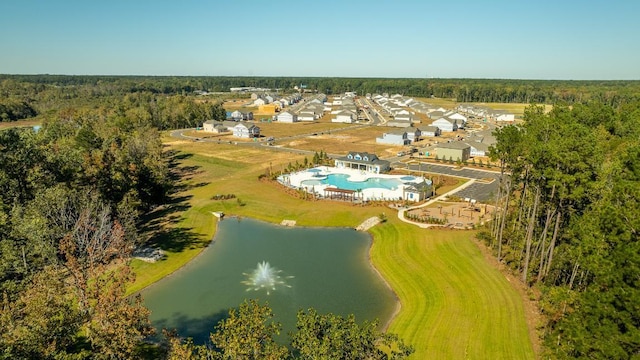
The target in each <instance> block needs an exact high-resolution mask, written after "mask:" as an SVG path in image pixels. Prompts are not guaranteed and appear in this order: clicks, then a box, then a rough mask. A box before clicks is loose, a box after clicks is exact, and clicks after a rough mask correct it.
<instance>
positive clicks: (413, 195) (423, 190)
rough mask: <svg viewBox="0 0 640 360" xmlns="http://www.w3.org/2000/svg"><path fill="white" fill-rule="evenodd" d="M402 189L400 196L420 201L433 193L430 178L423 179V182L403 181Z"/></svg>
mask: <svg viewBox="0 0 640 360" xmlns="http://www.w3.org/2000/svg"><path fill="white" fill-rule="evenodd" d="M405 185H407V186H405V187H404V188H403V190H402V192H403V196H402V198H403V199H404V200H407V201H414V202H418V201H422V200H426V199H427V198H430V197H431V196H432V195H433V186H432V182H431V180H425V181H423V182H420V183H419V182H412V183H405Z"/></svg>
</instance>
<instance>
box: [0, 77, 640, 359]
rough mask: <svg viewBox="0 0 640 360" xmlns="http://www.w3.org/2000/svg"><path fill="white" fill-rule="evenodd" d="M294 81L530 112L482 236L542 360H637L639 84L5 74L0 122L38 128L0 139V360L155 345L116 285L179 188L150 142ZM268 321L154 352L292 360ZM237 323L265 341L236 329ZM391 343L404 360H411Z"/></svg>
mask: <svg viewBox="0 0 640 360" xmlns="http://www.w3.org/2000/svg"><path fill="white" fill-rule="evenodd" d="M300 84H305V85H306V86H307V88H309V89H316V90H318V91H323V92H326V93H328V94H332V93H339V92H342V91H346V90H349V91H358V92H359V93H366V92H372V93H373V92H390V93H396V92H398V93H402V94H404V95H409V96H421V97H429V96H435V97H447V98H456V99H457V100H458V101H469V102H473V101H491V102H494V101H497V102H500V101H501V102H527V103H532V105H531V106H530V107H528V108H527V110H526V112H525V115H524V121H523V122H522V123H521V124H518V125H511V126H505V127H503V128H501V129H499V130H497V131H496V133H495V135H496V138H497V140H498V142H497V144H496V145H495V146H494V147H492V149H491V157H492V159H493V161H495V162H498V163H499V164H500V170H501V173H502V176H501V180H500V190H499V193H498V194H497V205H498V206H497V208H498V209H499V212H498V213H497V217H496V220H495V221H493V222H492V223H491V224H490V225H489V226H488V227H487V228H486V229H485V230H484V231H481V232H480V235H479V236H480V237H481V238H482V239H483V240H484V241H485V242H486V244H487V246H488V247H490V248H491V249H492V250H493V252H494V255H495V256H496V258H497V259H498V260H499V261H500V262H502V263H504V264H506V265H507V266H508V267H509V268H510V269H511V271H514V272H516V273H518V274H519V276H520V278H521V280H522V281H523V283H525V284H526V285H527V286H529V287H530V288H531V289H532V291H533V292H534V293H536V294H539V295H536V299H538V301H539V307H540V309H541V311H542V314H543V318H544V323H543V324H542V325H541V329H540V331H541V338H542V340H543V342H544V345H545V346H544V348H545V350H544V351H545V355H546V357H549V358H634V357H638V356H640V350H639V349H640V291H639V288H640V241H639V234H638V232H639V231H640V230H639V229H640V82H637V81H609V82H607V81H580V82H578V81H576V82H573V81H558V82H554V81H525V80H473V79H469V80H465V79H351V78H335V79H334V78H243V77H219V78H218V77H210V78H209V77H109V76H54V75H30V76H26V75H24V76H23V75H0V121H3V122H4V121H15V120H20V119H33V118H37V119H39V120H40V121H41V122H42V128H41V129H40V130H38V131H35V130H33V129H31V128H8V129H5V130H0V328H2V329H3V331H2V332H1V333H0V358H6V359H15V358H33V359H109V358H139V357H142V356H143V355H142V354H144V353H145V351H149V350H148V349H146V350H145V348H146V346H147V345H148V344H147V343H146V342H145V339H146V338H147V336H148V335H149V334H150V333H151V332H152V328H151V326H150V324H149V320H148V312H147V310H146V309H144V307H143V306H142V304H141V302H140V300H139V299H131V298H128V297H126V296H125V289H126V285H127V284H128V283H129V282H130V281H131V279H132V276H133V275H132V273H131V270H130V268H129V266H128V260H129V257H130V253H131V251H132V249H133V248H134V247H135V245H136V244H137V243H139V242H140V241H141V239H140V234H139V230H138V229H139V227H140V223H141V219H142V218H143V216H144V215H145V214H146V213H147V212H149V211H150V210H152V209H154V208H155V207H157V206H159V205H162V204H163V203H165V202H166V201H167V199H168V198H169V197H170V196H171V194H172V192H173V190H174V187H175V186H176V181H177V179H176V177H175V174H174V172H173V171H172V167H173V166H174V164H173V162H172V158H171V154H168V153H166V152H165V151H163V148H162V143H161V141H160V132H161V131H162V130H166V129H174V128H182V127H193V126H196V125H198V124H199V123H200V122H202V120H203V119H223V118H224V116H225V112H224V109H223V107H222V105H221V103H220V102H219V101H218V100H216V99H215V98H205V99H202V98H201V97H198V96H196V95H194V94H193V91H194V90H201V89H204V90H207V91H212V92H213V91H227V90H228V88H229V87H232V86H234V87H235V86H261V87H271V88H282V89H288V90H290V89H291V88H292V87H293V86H294V85H300ZM225 96H232V95H225ZM541 103H548V104H553V105H554V106H553V110H552V111H550V112H546V113H545V112H544V111H543V108H542V107H540V106H537V105H535V104H541ZM270 318H271V313H270V309H268V308H267V307H264V306H261V305H259V304H255V303H245V304H242V305H241V306H240V308H239V309H238V310H237V311H236V310H233V314H231V313H230V317H229V319H236V320H237V321H234V322H231V323H221V324H218V327H217V328H216V330H217V331H216V332H215V333H214V335H212V341H213V343H215V344H217V345H216V346H219V348H218V350H217V351H213V352H212V351H211V349H205V348H202V347H198V346H196V345H193V344H192V343H189V342H182V341H180V340H178V339H176V338H175V337H174V336H172V334H170V333H168V334H167V336H166V337H165V339H166V341H165V343H164V345H163V348H162V349H163V351H164V352H163V353H162V356H164V357H167V358H210V357H215V356H219V357H221V358H241V357H245V356H246V357H245V358H250V357H249V355H246V354H240V355H239V353H237V352H234V351H240V350H238V344H239V343H240V342H239V341H241V340H240V339H246V338H247V337H250V336H249V335H251V334H253V335H255V336H254V337H250V338H251V339H252V340H251V341H253V343H252V344H262V345H260V346H262V347H259V346H258V345H256V346H258V347H256V348H254V350H255V353H254V354H257V353H260V354H263V355H264V354H271V355H273V356H274V357H273V358H278V356H285V355H283V354H285V350H286V349H283V348H282V347H281V346H279V345H277V344H275V343H273V342H272V341H271V340H270V339H272V337H273V335H274V334H276V333H277V330H278V328H277V325H274V324H271V323H269V319H270ZM247 319H253V320H251V321H250V323H251V324H254V325H255V326H257V328H255V329H259V331H258V330H255V331H254V332H252V333H251V334H246V333H242V332H241V330H242V327H243V326H244V327H248V326H249V325H247V324H248V323H247V321H249V320H247ZM299 321H300V326H299V328H300V329H301V331H300V332H299V334H297V335H296V336H295V337H294V338H293V339H292V343H291V346H292V347H293V348H295V349H297V350H296V351H297V353H296V354H298V355H300V354H305V353H304V351H308V352H312V351H313V350H314V349H315V350H317V349H318V346H320V345H318V343H315V345H313V344H314V343H313V342H312V341H318V339H319V336H320V335H319V334H315V335H314V334H313V333H312V332H311V331H312V329H318V328H321V329H325V330H326V331H325V332H324V334H334V335H333V336H335V337H336V338H335V339H333V340H332V339H330V338H326V339H323V341H326V343H325V344H324V345H323V346H324V347H323V349H325V350H326V351H327V353H326V354H327V355H326V356H328V357H331V356H332V355H331V354H333V353H331V351H346V350H344V348H341V346H342V347H344V346H345V343H344V342H342V343H340V342H339V341H338V338H345V337H347V336H348V337H349V338H350V339H360V340H362V341H363V342H362V344H361V345H362V346H365V345H366V344H367V343H371V342H373V343H379V342H384V341H386V342H387V343H388V342H394V341H397V339H394V338H393V337H387V334H380V333H377V332H376V331H374V328H375V326H374V327H372V326H371V324H363V325H362V326H358V325H357V324H354V323H353V321H352V319H341V318H336V317H331V316H329V317H326V318H325V317H322V316H320V315H318V314H316V313H315V312H314V311H313V310H312V309H310V310H309V311H306V312H301V314H299ZM233 324H236V325H238V324H240V325H238V326H237V327H233V326H231V325H233ZM243 324H244V325H243ZM251 329H254V328H251ZM328 329H333V330H332V331H329V330H328ZM212 330H214V329H212ZM113 339H116V340H117V341H114V340H113ZM314 339H315V340H314ZM354 341H355V340H354ZM309 344H312V345H309ZM396 344H399V345H397V346H398V348H399V349H400V350H401V351H399V353H398V354H397V357H398V358H402V357H403V356H406V355H407V354H409V353H410V349H409V348H406V347H404V345H403V344H402V343H401V342H400V343H396ZM234 346H235V347H234ZM394 346H395V345H394ZM341 349H342V350H341ZM363 349H365V348H363ZM227 350H228V351H227ZM152 351H155V350H152ZM362 351H363V352H367V351H370V354H371V355H370V356H371V358H378V357H376V356H379V358H383V357H382V355H381V354H379V353H377V352H375V349H371V348H366V349H365V350H362ZM155 354H156V355H157V356H160V355H158V353H155ZM274 354H275V355H274ZM271 355H270V356H271ZM290 355H291V354H290ZM225 356H226V357H225ZM287 356H288V355H287ZM263 357H267V356H266V355H265V356H263Z"/></svg>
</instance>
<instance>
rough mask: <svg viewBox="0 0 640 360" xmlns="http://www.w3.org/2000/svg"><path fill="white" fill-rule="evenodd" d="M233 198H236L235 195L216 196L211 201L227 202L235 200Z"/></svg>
mask: <svg viewBox="0 0 640 360" xmlns="http://www.w3.org/2000/svg"><path fill="white" fill-rule="evenodd" d="M235 198H236V195H235V194H216V195H213V196H212V197H211V200H229V199H235Z"/></svg>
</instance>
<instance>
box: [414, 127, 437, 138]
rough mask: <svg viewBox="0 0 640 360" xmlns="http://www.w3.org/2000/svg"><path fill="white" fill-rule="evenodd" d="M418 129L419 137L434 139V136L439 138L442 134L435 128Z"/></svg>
mask: <svg viewBox="0 0 640 360" xmlns="http://www.w3.org/2000/svg"><path fill="white" fill-rule="evenodd" d="M419 129H420V136H421V137H435V136H440V134H441V133H442V132H441V130H440V128H439V127H437V126H433V125H432V126H421V127H419Z"/></svg>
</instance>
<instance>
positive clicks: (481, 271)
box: [371, 219, 535, 359]
mask: <svg viewBox="0 0 640 360" xmlns="http://www.w3.org/2000/svg"><path fill="white" fill-rule="evenodd" d="M371 232H372V234H373V236H374V238H375V241H374V243H373V246H372V248H371V259H372V261H373V264H374V265H375V266H376V267H377V268H378V269H379V271H380V272H381V273H382V275H383V276H384V277H385V278H386V279H387V281H388V282H389V283H390V285H391V287H392V288H393V289H394V290H395V292H396V294H397V295H398V297H399V299H400V302H401V306H402V309H401V311H400V313H399V314H398V316H397V317H396V318H395V319H394V321H393V322H392V323H391V325H390V327H389V331H390V332H393V333H396V334H399V335H400V336H401V337H402V338H403V339H404V340H405V341H406V342H408V343H410V344H412V345H413V346H414V347H415V349H416V353H415V356H414V357H415V358H416V359H467V358H468V359H533V358H535V355H534V352H533V347H532V344H531V340H530V339H529V335H528V332H527V327H526V326H525V323H526V320H525V315H524V309H523V304H522V299H521V298H520V295H519V294H518V293H517V291H516V290H515V289H514V288H513V287H512V286H511V284H510V283H509V282H508V281H507V280H506V278H505V277H504V276H502V274H501V273H500V272H499V271H498V270H496V269H495V268H493V267H492V266H491V265H489V264H488V263H487V262H486V260H485V258H484V256H483V255H482V254H481V252H480V251H479V249H478V247H477V245H476V244H475V243H474V242H473V241H472V240H471V237H472V236H473V235H474V233H473V232H470V231H449V230H428V231H425V230H417V229H416V228H415V227H413V226H411V225H407V224H403V223H400V222H399V221H397V220H395V219H393V221H390V222H389V223H387V224H384V225H382V226H378V227H375V228H373V229H372V230H371Z"/></svg>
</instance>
